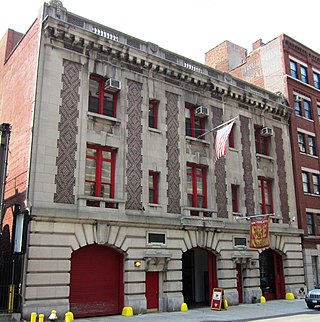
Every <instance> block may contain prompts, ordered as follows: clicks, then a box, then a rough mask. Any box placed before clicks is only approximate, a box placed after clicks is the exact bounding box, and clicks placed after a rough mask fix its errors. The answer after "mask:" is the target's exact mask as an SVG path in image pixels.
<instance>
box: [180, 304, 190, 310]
mask: <svg viewBox="0 0 320 322" xmlns="http://www.w3.org/2000/svg"><path fill="white" fill-rule="evenodd" d="M181 312H188V305H187V303H182V304H181Z"/></svg>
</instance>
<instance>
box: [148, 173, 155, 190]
mask: <svg viewBox="0 0 320 322" xmlns="http://www.w3.org/2000/svg"><path fill="white" fill-rule="evenodd" d="M153 188H154V187H153V176H149V189H153Z"/></svg>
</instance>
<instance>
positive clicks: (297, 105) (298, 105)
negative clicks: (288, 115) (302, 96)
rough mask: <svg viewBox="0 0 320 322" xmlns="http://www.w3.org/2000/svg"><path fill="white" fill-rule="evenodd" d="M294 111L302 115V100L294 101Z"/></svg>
mask: <svg viewBox="0 0 320 322" xmlns="http://www.w3.org/2000/svg"><path fill="white" fill-rule="evenodd" d="M294 112H295V114H296V115H298V116H302V101H301V100H295V102H294Z"/></svg>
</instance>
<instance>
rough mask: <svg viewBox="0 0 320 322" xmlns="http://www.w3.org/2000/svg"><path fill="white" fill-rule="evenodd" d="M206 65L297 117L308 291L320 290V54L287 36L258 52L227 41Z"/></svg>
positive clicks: (293, 124)
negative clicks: (269, 96)
mask: <svg viewBox="0 0 320 322" xmlns="http://www.w3.org/2000/svg"><path fill="white" fill-rule="evenodd" d="M206 64H208V65H209V66H212V67H215V68H217V69H219V70H223V71H228V72H230V73H231V74H232V75H234V76H236V77H238V78H240V79H243V80H245V81H248V82H250V83H252V84H255V85H258V86H261V87H263V88H265V89H268V90H270V91H273V92H276V93H278V94H279V95H280V96H283V97H284V99H286V100H287V102H288V104H289V105H290V106H291V108H292V110H293V111H294V113H293V114H292V116H291V119H290V134H291V147H292V154H293V158H292V160H293V169H294V181H295V192H296V204H297V214H298V223H299V227H301V228H302V229H303V231H304V237H303V248H304V262H305V266H304V267H305V276H306V283H307V287H308V289H312V288H314V287H315V286H316V285H320V239H319V236H320V181H319V180H320V177H319V174H320V162H319V151H320V140H319V139H317V138H319V137H320V125H319V116H320V55H319V54H318V53H316V52H314V51H313V50H311V49H310V48H308V47H306V46H304V45H303V44H301V43H299V42H298V41H296V40H294V39H292V38H290V37H288V36H287V35H285V34H283V35H281V36H279V37H277V38H275V39H273V40H271V41H269V42H268V43H266V44H264V43H263V42H262V41H261V39H260V40H258V41H256V42H255V43H254V44H253V48H252V52H251V53H250V54H249V55H247V51H246V50H245V49H244V48H242V47H239V46H237V45H235V44H232V43H230V42H229V41H226V42H224V43H222V44H220V45H219V46H217V47H215V48H213V49H212V50H210V51H208V52H207V53H206Z"/></svg>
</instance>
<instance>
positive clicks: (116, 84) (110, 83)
mask: <svg viewBox="0 0 320 322" xmlns="http://www.w3.org/2000/svg"><path fill="white" fill-rule="evenodd" d="M104 90H105V91H107V92H112V93H115V92H119V91H120V90H121V82H120V81H119V80H117V79H114V78H109V79H107V80H106V83H105V85H104Z"/></svg>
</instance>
